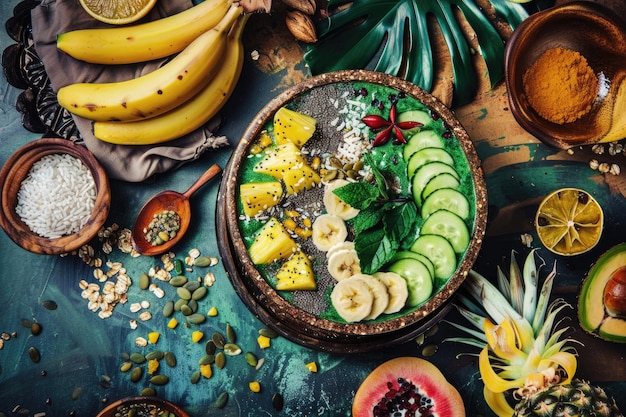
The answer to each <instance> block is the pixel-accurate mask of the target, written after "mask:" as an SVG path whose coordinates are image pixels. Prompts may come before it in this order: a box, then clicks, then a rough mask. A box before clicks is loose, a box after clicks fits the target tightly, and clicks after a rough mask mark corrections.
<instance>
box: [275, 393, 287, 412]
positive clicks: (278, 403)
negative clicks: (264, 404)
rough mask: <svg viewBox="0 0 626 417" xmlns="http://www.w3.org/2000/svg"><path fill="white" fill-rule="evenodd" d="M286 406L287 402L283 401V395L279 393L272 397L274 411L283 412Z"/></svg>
mask: <svg viewBox="0 0 626 417" xmlns="http://www.w3.org/2000/svg"><path fill="white" fill-rule="evenodd" d="M284 406H285V400H284V399H283V396H282V395H280V394H279V393H276V394H274V395H272V407H274V410H276V411H281V410H282V409H283V407H284Z"/></svg>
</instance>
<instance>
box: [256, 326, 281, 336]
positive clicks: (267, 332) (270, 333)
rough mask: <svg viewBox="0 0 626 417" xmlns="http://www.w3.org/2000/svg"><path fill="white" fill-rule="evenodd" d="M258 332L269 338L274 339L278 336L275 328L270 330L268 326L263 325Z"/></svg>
mask: <svg viewBox="0 0 626 417" xmlns="http://www.w3.org/2000/svg"><path fill="white" fill-rule="evenodd" d="M259 334H260V335H261V336H265V337H269V338H270V339H275V338H277V337H278V333H276V331H275V330H272V329H270V328H269V327H264V328H262V329H260V330H259Z"/></svg>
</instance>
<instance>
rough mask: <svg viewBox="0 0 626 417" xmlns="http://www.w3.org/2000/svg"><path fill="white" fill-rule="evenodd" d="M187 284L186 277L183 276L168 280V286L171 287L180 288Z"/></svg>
mask: <svg viewBox="0 0 626 417" xmlns="http://www.w3.org/2000/svg"><path fill="white" fill-rule="evenodd" d="M186 283H187V277H186V276H184V275H177V276H175V277H172V279H170V285H171V286H173V287H182V286H183V285H185V284H186Z"/></svg>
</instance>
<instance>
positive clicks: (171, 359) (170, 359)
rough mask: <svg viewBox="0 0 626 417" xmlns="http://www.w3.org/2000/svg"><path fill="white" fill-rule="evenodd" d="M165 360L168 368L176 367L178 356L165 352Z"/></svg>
mask: <svg viewBox="0 0 626 417" xmlns="http://www.w3.org/2000/svg"><path fill="white" fill-rule="evenodd" d="M164 358H165V363H166V364H167V366H169V367H170V368H173V367H175V366H176V356H175V355H174V354H173V353H172V352H165V355H164Z"/></svg>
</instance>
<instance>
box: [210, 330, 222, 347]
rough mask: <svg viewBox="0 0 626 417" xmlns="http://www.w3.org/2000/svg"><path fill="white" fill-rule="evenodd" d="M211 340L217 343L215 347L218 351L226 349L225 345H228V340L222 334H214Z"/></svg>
mask: <svg viewBox="0 0 626 417" xmlns="http://www.w3.org/2000/svg"><path fill="white" fill-rule="evenodd" d="M211 340H213V343H215V347H216V348H218V349H224V345H225V344H226V339H224V336H223V335H222V334H221V333H213V336H211Z"/></svg>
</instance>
